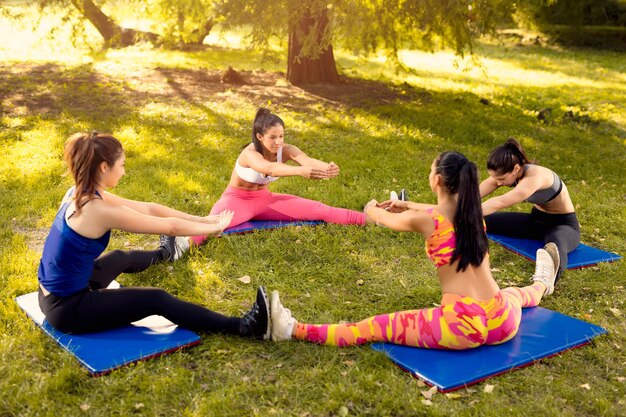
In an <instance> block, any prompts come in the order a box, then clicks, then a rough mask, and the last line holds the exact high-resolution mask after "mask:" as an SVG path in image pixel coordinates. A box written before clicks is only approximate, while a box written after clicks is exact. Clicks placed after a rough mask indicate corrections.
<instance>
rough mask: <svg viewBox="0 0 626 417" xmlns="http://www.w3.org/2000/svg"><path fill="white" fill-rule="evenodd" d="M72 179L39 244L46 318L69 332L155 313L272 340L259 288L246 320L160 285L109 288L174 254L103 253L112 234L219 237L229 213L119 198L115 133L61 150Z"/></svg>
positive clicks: (120, 164)
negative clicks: (190, 210)
mask: <svg viewBox="0 0 626 417" xmlns="http://www.w3.org/2000/svg"><path fill="white" fill-rule="evenodd" d="M65 160H66V162H67V164H68V167H69V170H70V172H71V174H72V176H73V177H74V183H75V185H74V186H73V187H71V188H70V189H69V190H68V192H67V193H66V195H65V198H64V199H63V201H62V203H61V207H60V208H59V211H58V213H57V215H56V217H55V219H54V223H53V224H52V227H51V229H50V233H49V234H48V237H47V238H46V243H45V244H44V249H43V254H42V256H41V261H40V263H39V270H38V276H39V306H40V307H41V310H42V311H43V313H44V314H45V316H46V319H47V320H48V322H50V324H52V325H53V326H54V327H56V328H57V329H59V330H61V331H63V332H66V333H84V332H93V331H98V330H104V329H110V328H114V327H120V326H124V325H127V324H129V323H131V322H134V321H137V320H140V319H142V318H144V317H147V316H150V315H153V314H158V315H161V316H164V317H165V318H167V319H169V320H170V321H172V322H173V323H176V324H178V325H180V326H181V327H185V328H188V329H191V330H197V331H204V332H210V333H226V334H234V335H240V336H244V337H255V338H258V339H263V338H269V312H268V305H267V304H268V302H267V297H266V296H265V290H264V289H263V288H262V287H260V288H259V290H258V291H257V298H256V301H255V302H254V304H253V306H252V309H251V310H250V311H249V312H248V313H247V314H246V315H244V317H242V318H239V317H227V316H224V315H222V314H219V313H216V312H213V311H211V310H209V309H207V308H204V307H202V306H199V305H196V304H192V303H189V302H187V301H183V300H181V299H179V298H176V297H174V296H173V295H170V294H169V293H167V292H166V291H164V290H161V289H158V288H131V287H124V288H115V289H109V288H107V287H108V286H109V284H110V283H111V282H112V281H113V280H114V279H115V278H116V277H117V276H118V275H120V274H122V273H134V272H140V271H143V270H145V269H147V268H148V267H149V266H150V265H152V264H154V263H156V262H158V261H162V260H165V259H167V258H169V257H171V255H172V254H171V252H169V250H168V248H167V247H161V248H159V249H158V250H154V251H138V250H134V251H122V250H113V251H108V252H105V253H103V252H104V250H105V249H106V247H107V245H108V243H109V238H110V236H111V229H118V230H123V231H126V232H132V233H151V234H159V233H166V234H168V235H183V234H190V233H219V232H221V231H222V230H224V228H225V227H226V226H227V225H228V223H230V220H231V218H232V213H231V212H228V211H226V212H224V213H222V214H221V215H220V216H218V217H217V218H215V217H206V218H205V217H197V216H193V215H190V214H187V213H183V212H180V211H177V210H174V209H171V208H169V207H165V206H162V205H160V204H155V203H145V202H141V201H133V200H128V199H126V198H122V197H118V196H116V195H114V194H112V193H110V192H108V191H106V189H107V188H112V187H115V186H116V185H117V184H118V182H119V181H120V179H121V178H122V176H124V174H125V169H124V162H125V160H126V158H125V156H124V150H123V149H122V144H121V143H120V142H119V141H118V140H117V139H116V138H114V137H113V136H111V135H108V134H102V133H97V132H93V133H91V134H87V133H77V134H75V135H74V136H72V137H71V138H70V139H69V141H68V142H67V144H66V146H65Z"/></svg>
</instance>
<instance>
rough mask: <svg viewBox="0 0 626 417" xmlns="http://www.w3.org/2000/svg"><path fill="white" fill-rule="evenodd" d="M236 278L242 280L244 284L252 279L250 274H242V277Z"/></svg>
mask: <svg viewBox="0 0 626 417" xmlns="http://www.w3.org/2000/svg"><path fill="white" fill-rule="evenodd" d="M238 280H239V281H241V282H243V283H244V284H250V281H252V279H251V278H250V275H244V276H243V277H241V278H238Z"/></svg>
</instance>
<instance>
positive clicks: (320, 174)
mask: <svg viewBox="0 0 626 417" xmlns="http://www.w3.org/2000/svg"><path fill="white" fill-rule="evenodd" d="M300 168H301V169H302V176H303V177H304V178H307V179H310V180H323V179H326V178H328V172H327V171H326V170H324V169H319V168H314V167H309V166H303V167H300Z"/></svg>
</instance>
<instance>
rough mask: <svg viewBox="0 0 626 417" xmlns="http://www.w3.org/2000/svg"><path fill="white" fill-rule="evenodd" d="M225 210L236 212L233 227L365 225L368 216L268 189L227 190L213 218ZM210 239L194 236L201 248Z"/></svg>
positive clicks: (194, 241) (228, 188)
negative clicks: (250, 222) (297, 222)
mask: <svg viewBox="0 0 626 417" xmlns="http://www.w3.org/2000/svg"><path fill="white" fill-rule="evenodd" d="M224 210H232V211H234V212H235V215H234V217H233V220H232V221H231V222H230V227H233V226H237V225H238V224H241V223H243V222H247V221H248V220H251V219H254V220H284V221H288V220H323V221H325V222H327V223H336V224H359V225H363V224H365V219H366V217H367V216H366V215H365V214H364V213H362V212H360V211H354V210H348V209H344V208H338V207H331V206H327V205H326V204H323V203H320V202H319V201H315V200H308V199H306V198H302V197H297V196H295V195H289V194H274V193H272V192H270V190H268V189H267V188H264V189H261V190H256V191H248V190H242V189H239V188H235V187H231V186H229V187H227V188H226V190H225V191H224V193H223V194H222V196H221V197H220V199H219V200H218V201H217V203H215V205H214V206H213V208H212V209H211V214H218V213H221V212H222V211H224ZM206 238H207V236H193V237H192V238H191V239H192V240H193V243H194V244H196V245H201V244H202V243H203V242H204V241H205V240H206Z"/></svg>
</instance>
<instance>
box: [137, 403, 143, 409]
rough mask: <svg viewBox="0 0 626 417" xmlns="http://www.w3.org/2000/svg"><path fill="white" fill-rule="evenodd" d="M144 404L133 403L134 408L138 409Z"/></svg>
mask: <svg viewBox="0 0 626 417" xmlns="http://www.w3.org/2000/svg"><path fill="white" fill-rule="evenodd" d="M144 407H145V405H144V404H143V403H135V410H139V409H140V408H144Z"/></svg>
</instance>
